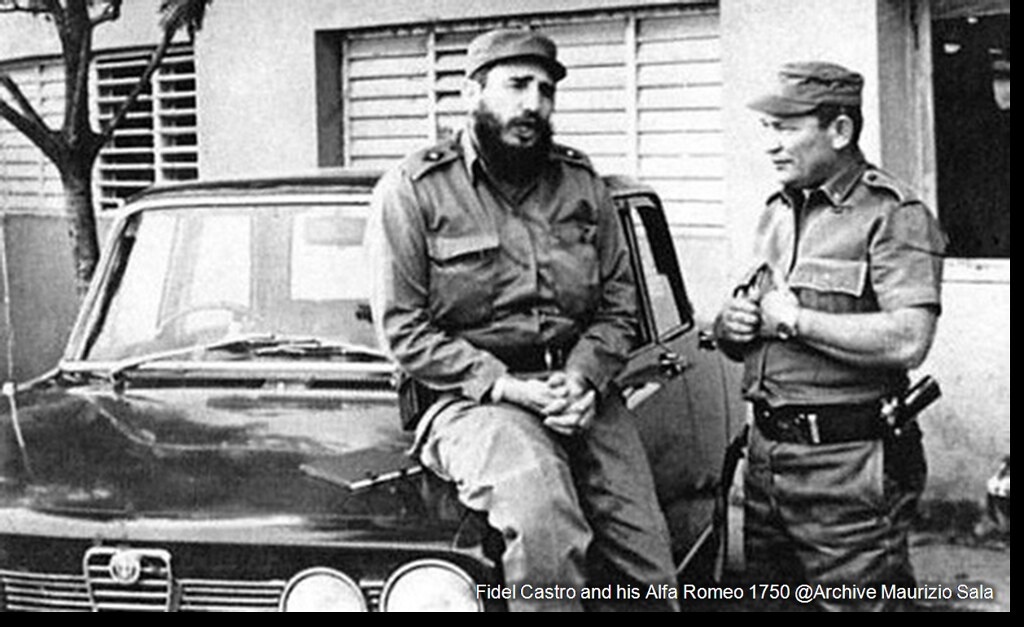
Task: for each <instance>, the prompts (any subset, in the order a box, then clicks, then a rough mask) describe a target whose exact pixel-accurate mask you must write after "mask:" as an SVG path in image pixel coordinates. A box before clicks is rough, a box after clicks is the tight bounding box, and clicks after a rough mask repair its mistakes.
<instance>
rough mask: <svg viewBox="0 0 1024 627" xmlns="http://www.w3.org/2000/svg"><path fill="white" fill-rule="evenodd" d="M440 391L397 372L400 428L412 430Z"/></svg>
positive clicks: (438, 395) (439, 394)
mask: <svg viewBox="0 0 1024 627" xmlns="http://www.w3.org/2000/svg"><path fill="white" fill-rule="evenodd" d="M440 396H441V393H440V392H438V391H437V390H433V389H431V388H428V387H427V386H425V385H423V384H422V383H419V382H418V381H416V380H415V379H413V378H412V377H410V376H409V375H407V374H405V373H404V372H400V373H399V374H398V413H399V417H400V419H401V422H402V428H403V429H405V430H406V431H413V430H415V429H416V425H417V424H419V421H420V418H422V417H423V414H424V413H426V411H427V409H429V408H430V406H431V405H433V404H434V403H435V402H436V401H437V399H438V398H440Z"/></svg>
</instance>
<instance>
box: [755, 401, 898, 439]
mask: <svg viewBox="0 0 1024 627" xmlns="http://www.w3.org/2000/svg"><path fill="white" fill-rule="evenodd" d="M880 410H881V404H880V403H866V404H862V405H787V406H784V407H771V406H769V405H768V404H767V403H754V424H756V425H757V428H758V429H759V430H760V431H761V433H762V434H763V435H764V437H766V438H768V439H769V440H774V441H776V442H790V443H794V444H838V443H840V442H858V441H866V440H878V439H880V438H882V437H883V435H884V434H885V422H884V420H883V419H882V417H881V412H880Z"/></svg>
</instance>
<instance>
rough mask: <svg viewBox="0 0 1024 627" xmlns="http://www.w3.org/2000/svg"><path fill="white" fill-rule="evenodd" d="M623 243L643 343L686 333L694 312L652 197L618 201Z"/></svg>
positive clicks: (660, 211)
mask: <svg viewBox="0 0 1024 627" xmlns="http://www.w3.org/2000/svg"><path fill="white" fill-rule="evenodd" d="M619 206H620V209H621V210H623V211H624V212H625V213H623V220H622V224H623V227H624V229H625V231H626V240H627V242H628V244H629V246H630V248H631V249H632V250H633V273H634V275H635V277H636V284H637V299H638V308H639V311H640V315H641V332H642V339H643V341H644V342H645V343H647V342H651V341H654V340H655V339H657V340H659V341H662V340H666V339H669V338H670V337H672V336H675V335H678V334H679V333H682V332H683V331H686V330H687V329H689V328H690V327H691V326H692V324H693V317H692V315H693V311H692V309H691V307H690V303H689V300H688V299H687V296H686V289H685V287H684V284H683V278H682V275H681V274H680V271H679V263H678V261H677V260H676V257H675V247H674V245H673V242H672V237H671V234H670V233H669V230H668V225H667V223H666V222H665V217H664V214H663V213H662V210H661V208H660V206H659V205H658V204H657V202H656V199H655V198H654V197H653V195H648V194H637V195H634V196H630V197H628V198H625V199H622V200H620V203H619Z"/></svg>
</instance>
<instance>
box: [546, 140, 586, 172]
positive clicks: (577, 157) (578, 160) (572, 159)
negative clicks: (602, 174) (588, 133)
mask: <svg viewBox="0 0 1024 627" xmlns="http://www.w3.org/2000/svg"><path fill="white" fill-rule="evenodd" d="M551 156H553V157H554V158H556V159H560V160H562V161H565V162H566V163H571V164H573V165H577V166H579V167H581V168H586V169H587V170H590V171H591V172H593V173H594V174H597V172H596V171H595V170H594V166H593V164H592V163H590V158H589V157H587V155H585V154H583V153H582V152H581V151H579V150H576V149H575V148H570V147H568V146H563V145H561V144H552V145H551Z"/></svg>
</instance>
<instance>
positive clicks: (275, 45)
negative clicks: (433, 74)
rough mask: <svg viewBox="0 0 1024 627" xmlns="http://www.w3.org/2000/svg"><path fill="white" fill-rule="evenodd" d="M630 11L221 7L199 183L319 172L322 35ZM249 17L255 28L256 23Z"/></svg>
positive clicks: (400, 5)
mask: <svg viewBox="0 0 1024 627" xmlns="http://www.w3.org/2000/svg"><path fill="white" fill-rule="evenodd" d="M644 4H647V5H656V4H679V3H678V2H675V3H671V2H665V1H664V0H661V1H656V2H645V3H644ZM553 5H557V6H553ZM630 5H633V6H635V5H636V3H635V2H634V3H630V2H622V1H621V0H618V1H613V0H596V1H595V0H559V1H558V2H550V1H545V0H519V1H518V2H515V3H498V2H472V1H470V0H435V1H433V2H396V1H390V2H376V3H370V2H359V3H341V2H336V1H333V0H306V1H305V2H303V3H302V10H301V11H299V10H297V9H296V8H295V7H294V6H293V3H286V2H275V1H273V0H246V2H244V3H243V2H217V3H215V4H214V5H213V6H212V8H211V10H210V12H209V15H208V18H209V21H208V24H207V27H206V29H205V31H204V33H202V35H201V36H200V37H199V40H198V41H197V45H196V48H197V55H198V56H199V57H201V58H202V60H203V61H202V63H200V64H199V66H198V68H197V71H198V84H199V89H200V92H199V108H200V110H201V111H202V115H201V116H200V119H199V134H200V137H202V141H201V142H200V150H201V153H200V163H201V164H202V170H203V175H204V176H207V177H210V176H212V177H221V176H230V175H234V174H243V173H244V174H254V173H262V172H281V170H282V166H283V167H284V168H285V169H286V170H287V171H292V172H309V171H311V170H314V169H315V168H317V166H318V151H317V146H318V137H317V110H316V105H317V98H316V96H317V94H316V81H317V75H316V33H317V32H318V31H332V30H335V31H337V30H343V29H353V28H360V27H368V26H380V25H391V24H415V23H423V22H430V21H439V20H456V19H458V20H463V19H473V18H493V17H496V16H498V15H529V14H534V13H550V12H552V11H558V12H570V11H579V10H596V9H602V8H615V7H622V6H630ZM254 15H258V16H259V19H258V20H254V19H252V16H254ZM211 85H216V89H212V88H210V86H211ZM271 131H272V132H271Z"/></svg>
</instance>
